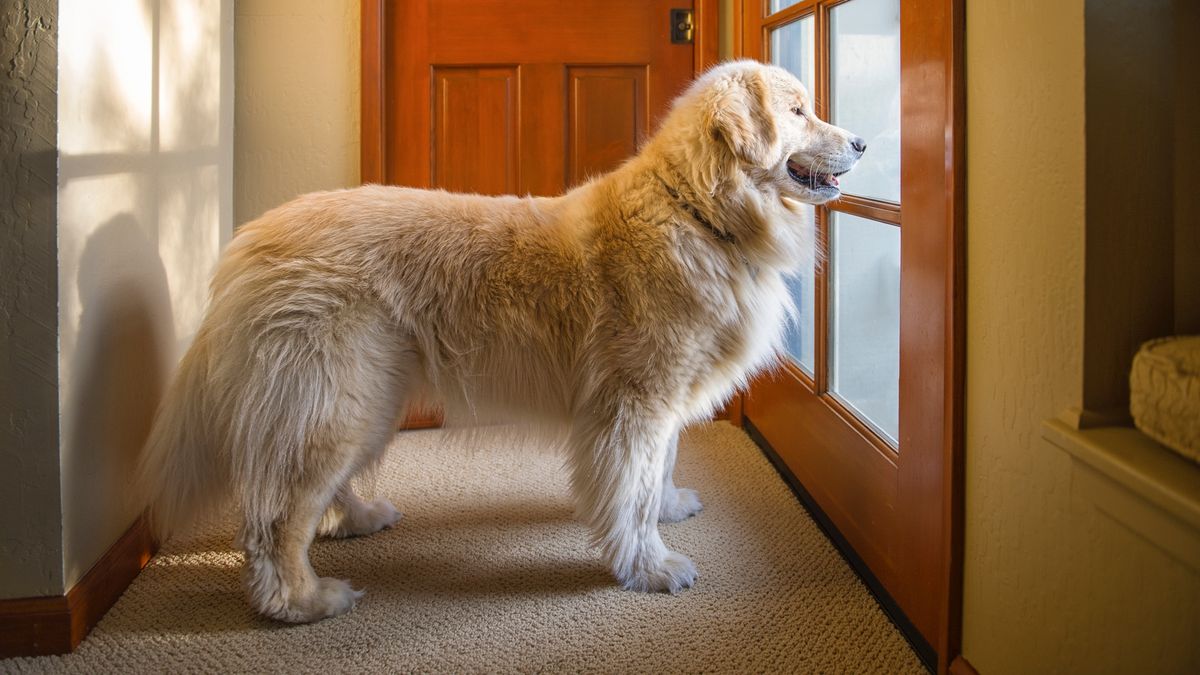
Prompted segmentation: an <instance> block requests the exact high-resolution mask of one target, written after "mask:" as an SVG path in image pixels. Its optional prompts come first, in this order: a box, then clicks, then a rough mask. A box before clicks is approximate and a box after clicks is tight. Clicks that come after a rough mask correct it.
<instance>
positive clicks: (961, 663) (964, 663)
mask: <svg viewBox="0 0 1200 675" xmlns="http://www.w3.org/2000/svg"><path fill="white" fill-rule="evenodd" d="M950 675H979V671H978V670H975V666H972V665H971V662H970V661H968V660H966V659H964V658H963V657H962V655H961V654H959V655H958V656H956V657H954V660H953V661H951V662H950Z"/></svg>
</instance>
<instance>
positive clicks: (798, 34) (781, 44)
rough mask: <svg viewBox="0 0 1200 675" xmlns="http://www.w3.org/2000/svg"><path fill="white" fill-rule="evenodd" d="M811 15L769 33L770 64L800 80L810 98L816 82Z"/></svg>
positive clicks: (814, 45) (815, 60) (814, 39)
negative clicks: (785, 70) (789, 72)
mask: <svg viewBox="0 0 1200 675" xmlns="http://www.w3.org/2000/svg"><path fill="white" fill-rule="evenodd" d="M814 25H815V24H814V21H813V17H812V15H809V16H806V17H804V18H803V19H799V20H797V21H793V22H791V23H785V24H784V25H782V26H780V27H779V28H776V29H774V30H772V31H771V63H774V64H775V65H777V66H783V67H784V68H786V69H787V70H789V71H791V73H792V74H793V75H795V76H796V77H798V78H800V81H801V82H803V83H804V86H805V87H808V93H809V95H810V96H811V95H812V93H813V86H814V85H815V84H816V81H817V59H816V53H815V52H814V51H813V50H814V49H815V48H816V36H815V33H814V32H813V31H814V30H815V27H814Z"/></svg>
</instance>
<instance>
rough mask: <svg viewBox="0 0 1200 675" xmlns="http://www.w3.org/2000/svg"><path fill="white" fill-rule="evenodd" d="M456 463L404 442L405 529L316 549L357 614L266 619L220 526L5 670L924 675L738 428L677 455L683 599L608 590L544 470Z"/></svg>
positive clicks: (533, 457) (392, 493)
mask: <svg viewBox="0 0 1200 675" xmlns="http://www.w3.org/2000/svg"><path fill="white" fill-rule="evenodd" d="M455 446H456V444H455V439H454V438H453V437H452V436H451V437H448V436H446V435H445V434H444V433H443V432H440V431H424V432H408V433H404V434H401V435H400V436H399V437H398V439H397V441H396V443H395V445H394V446H393V447H392V449H391V451H390V453H389V455H388V459H387V460H386V461H385V462H384V464H383V465H382V467H381V468H380V471H379V482H378V489H377V493H378V494H381V495H384V496H387V497H389V498H390V499H392V500H393V501H394V502H395V503H396V505H397V507H398V508H399V509H400V510H401V511H402V512H404V513H405V517H404V519H403V520H401V521H400V523H399V524H397V526H396V527H395V528H394V529H391V530H385V531H383V532H380V533H377V534H375V535H373V536H370V537H364V538H360V539H351V540H342V541H319V542H318V543H317V544H315V545H314V547H313V550H312V560H313V565H314V567H315V568H316V569H317V572H318V573H319V574H322V575H332V576H337V577H342V578H347V579H350V580H351V583H352V584H354V585H355V587H357V588H363V589H365V590H366V595H365V596H364V597H363V598H362V600H361V601H360V603H359V605H358V607H357V609H355V610H354V611H353V612H351V613H350V614H347V615H345V616H341V617H337V618H334V619H328V620H325V621H322V622H319V623H316V624H312V625H306V626H286V625H281V624H277V623H273V622H270V621H267V620H265V619H261V618H259V617H258V616H256V615H255V614H254V613H253V612H251V611H250V609H249V607H248V606H247V605H246V602H245V601H244V600H243V597H242V591H241V588H240V586H239V565H240V563H241V556H240V554H239V553H237V552H235V551H234V550H232V548H231V540H232V530H231V529H230V528H221V527H214V528H211V529H209V530H207V531H204V532H198V533H195V534H193V535H190V536H185V537H176V538H174V539H172V540H171V541H170V542H168V544H167V545H166V546H164V547H163V549H162V551H161V552H160V553H159V555H158V556H157V557H155V558H154V560H153V561H152V562H151V563H150V565H149V566H148V567H147V568H146V569H145V571H143V572H142V574H141V575H140V576H139V577H138V578H137V580H136V581H135V582H134V583H133V585H132V586H130V588H129V590H128V591H127V592H126V593H125V595H124V596H122V598H121V599H120V601H119V602H118V603H117V604H116V605H115V606H114V607H113V609H112V610H111V611H110V612H109V613H108V615H107V616H106V617H105V618H104V620H103V621H101V623H100V624H99V626H97V627H96V629H95V630H94V631H93V632H92V634H91V635H90V636H89V637H88V638H87V640H85V641H84V643H83V644H82V645H81V646H80V647H79V649H78V650H77V651H76V653H74V654H72V655H69V656H66V657H44V658H37V659H12V660H8V661H0V671H9V670H15V671H39V672H40V671H78V672H122V673H125V672H184V671H221V672H229V671H233V672H247V671H255V672H258V671H287V672H297V671H304V672H313V671H326V672H346V671H369V672H404V671H419V672H513V671H516V672H544V671H552V672H558V671H569V672H585V671H597V672H634V671H637V672H655V673H661V672H730V671H736V672H768V671H770V672H789V673H801V672H803V673H813V672H845V673H872V672H878V673H906V672H914V673H920V672H924V671H923V669H922V667H921V666H920V664H919V662H918V660H917V657H916V655H915V654H914V652H913V651H912V650H911V649H910V648H909V646H908V644H907V643H906V642H905V640H904V638H903V637H902V636H901V635H900V633H899V632H898V631H897V630H896V628H895V627H894V626H893V625H892V624H891V623H890V622H889V621H888V619H887V617H886V616H885V615H884V614H883V612H882V611H881V610H880V608H879V606H878V605H877V603H876V602H875V600H874V599H873V598H872V597H871V596H870V594H869V593H868V592H867V589H866V588H865V587H864V586H863V585H862V583H861V582H860V581H859V580H858V578H857V577H856V576H855V575H854V573H853V572H852V571H851V570H850V568H849V567H848V566H847V565H846V563H845V562H844V561H843V560H842V558H841V557H840V556H839V555H838V554H837V552H836V551H835V550H834V549H833V547H832V545H831V544H830V543H829V542H828V541H827V540H826V539H825V537H824V536H823V535H822V534H821V532H820V531H819V530H818V529H817V527H816V525H815V524H814V523H813V521H812V520H811V519H810V518H809V517H808V515H807V514H806V513H805V511H804V510H803V508H802V507H801V506H800V504H799V503H798V502H797V501H796V499H795V497H794V496H793V495H792V493H791V492H790V491H789V490H788V488H787V486H786V485H785V484H784V483H783V481H782V480H780V478H779V477H778V475H777V474H776V473H775V471H774V469H772V467H771V466H770V464H769V463H768V462H767V461H766V459H764V458H763V456H762V455H761V454H760V453H759V451H758V449H757V448H756V447H755V446H754V445H753V443H752V442H751V441H750V440H749V439H748V438H747V437H746V436H745V435H744V434H743V433H742V432H741V430H739V429H736V428H734V427H732V426H730V425H728V424H726V423H723V422H720V423H714V424H709V425H704V426H701V427H697V428H694V429H691V430H690V431H688V432H687V433H686V434H685V435H684V437H683V439H682V441H681V443H680V449H679V465H678V469H677V473H676V483H677V484H678V485H681V486H685V487H693V488H697V489H698V490H699V491H700V496H701V499H702V500H703V501H704V507H705V508H704V511H703V512H701V513H700V514H699V515H697V516H696V517H694V518H692V519H690V520H687V521H685V522H682V523H677V524H673V525H664V526H662V528H661V531H662V536H663V539H664V540H665V541H666V543H667V545H668V546H670V547H672V548H674V549H676V550H678V551H680V552H682V553H684V554H686V555H688V556H690V557H691V558H692V559H693V560H694V561H695V562H696V564H697V566H698V568H699V571H700V578H699V580H698V581H697V583H696V586H695V587H693V588H692V589H690V590H687V591H684V592H683V593H681V594H679V595H677V596H670V595H665V594H662V595H645V594H639V593H632V592H627V591H622V590H620V589H619V588H618V587H617V586H616V584H615V582H614V581H613V580H612V578H611V577H610V576H609V574H608V572H607V570H606V569H605V567H604V566H603V564H602V563H601V562H600V560H599V558H598V556H597V554H596V552H595V551H594V550H590V549H589V548H588V547H587V544H586V539H587V536H586V531H585V530H584V528H583V527H581V526H580V525H579V524H578V523H576V522H575V521H574V520H572V515H571V514H572V511H571V503H570V499H569V496H568V492H567V484H566V476H565V472H564V471H563V470H562V468H561V463H560V461H559V459H558V458H557V456H555V455H552V454H546V453H540V452H536V451H530V450H528V449H521V448H518V447H516V444H514V443H512V442H506V441H504V440H500V439H497V441H496V442H495V443H490V444H489V446H494V447H486V448H484V449H480V450H477V451H473V452H469V451H464V450H462V449H460V448H459V447H455Z"/></svg>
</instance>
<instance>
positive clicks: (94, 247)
mask: <svg viewBox="0 0 1200 675" xmlns="http://www.w3.org/2000/svg"><path fill="white" fill-rule="evenodd" d="M76 280H77V287H78V292H79V299H80V304H81V306H82V312H81V314H80V316H79V333H78V336H79V337H78V340H77V342H76V345H77V346H76V349H75V351H74V353H73V354H71V357H70V363H71V364H72V379H73V382H72V387H71V395H70V406H71V407H72V409H73V410H74V411H75V423H74V424H73V425H72V427H73V428H72V434H71V437H70V438H69V439H68V442H69V443H70V447H71V448H72V449H73V451H74V452H73V459H72V464H73V465H74V470H73V471H68V472H64V473H63V486H62V487H63V492H62V498H63V503H64V507H65V508H64V510H65V511H66V512H67V513H72V514H74V515H75V517H76V518H80V519H100V518H103V517H104V515H105V514H104V513H103V509H97V508H88V505H86V504H81V505H75V506H72V505H71V501H72V500H74V499H78V498H81V497H82V496H84V495H88V494H91V493H92V491H93V490H94V487H95V486H94V485H88V484H91V483H95V482H97V481H99V482H102V483H105V484H108V485H112V486H117V485H123V484H126V483H127V482H128V481H129V479H130V476H132V474H133V466H134V462H135V460H136V458H137V454H138V451H139V449H140V448H141V447H142V444H143V443H144V442H145V440H146V436H147V435H148V434H149V432H150V424H151V422H152V421H153V418H154V411H155V409H156V408H157V406H158V401H159V398H160V397H161V395H162V391H163V387H164V383H165V375H166V371H167V369H168V367H169V366H168V359H169V358H170V355H171V354H173V353H174V349H175V347H174V342H175V335H174V331H173V330H172V329H171V328H170V322H164V321H163V320H162V317H164V316H166V317H169V316H171V300H170V297H169V296H168V294H167V275H166V270H165V269H164V268H163V264H162V260H161V259H160V258H159V256H158V251H157V249H156V248H155V246H154V245H153V244H152V243H151V242H150V240H149V239H148V238H147V237H146V235H145V234H144V233H143V231H142V229H141V227H140V226H139V225H138V223H137V221H136V220H135V219H134V218H133V216H131V215H129V214H120V215H118V216H116V217H114V218H112V219H110V220H108V221H107V222H105V223H104V224H103V225H101V226H100V227H99V229H97V230H96V231H95V232H94V233H93V234H92V236H91V237H89V238H88V241H87V244H86V245H85V246H84V249H83V253H82V255H81V257H80V261H79V273H78V275H77V277H76ZM85 483H88V484H85ZM126 494H129V493H128V492H127V493H126ZM93 506H94V505H93ZM75 527H76V528H79V530H81V531H90V530H92V528H94V527H103V524H102V521H100V520H96V521H95V522H79V523H77V524H76V525H75Z"/></svg>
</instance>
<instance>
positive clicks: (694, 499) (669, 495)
mask: <svg viewBox="0 0 1200 675" xmlns="http://www.w3.org/2000/svg"><path fill="white" fill-rule="evenodd" d="M678 451H679V432H675V433H674V434H672V435H671V441H670V443H669V444H668V446H667V462H666V468H665V470H664V471H663V487H662V506H661V508H660V509H659V511H658V522H660V523H677V522H679V521H681V520H687V519H688V518H691V517H692V516H694V515H696V514H697V513H700V511H701V510H702V509H703V508H704V506H703V505H702V504H700V495H699V494H698V493H697V492H696V491H695V490H691V489H689V488H677V487H675V481H674V480H673V479H672V474H674V473H675V456H676V454H677V453H678Z"/></svg>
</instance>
